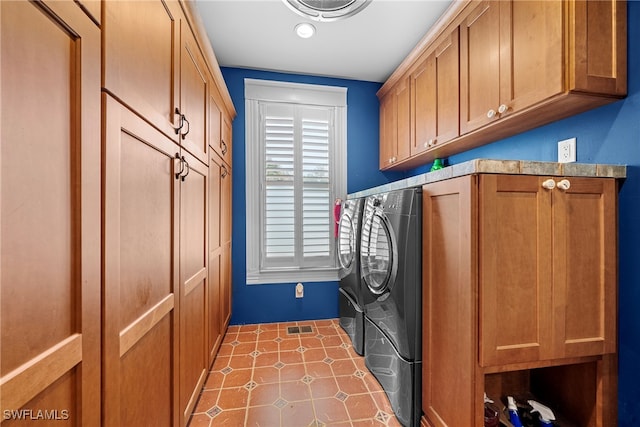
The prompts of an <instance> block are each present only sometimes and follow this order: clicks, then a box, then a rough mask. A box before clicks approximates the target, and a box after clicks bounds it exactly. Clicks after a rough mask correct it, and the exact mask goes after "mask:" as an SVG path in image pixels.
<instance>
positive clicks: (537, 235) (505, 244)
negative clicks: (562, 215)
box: [478, 175, 554, 366]
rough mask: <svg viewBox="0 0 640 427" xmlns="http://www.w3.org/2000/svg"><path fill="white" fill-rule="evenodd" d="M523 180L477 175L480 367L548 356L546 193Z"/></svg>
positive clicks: (550, 265)
mask: <svg viewBox="0 0 640 427" xmlns="http://www.w3.org/2000/svg"><path fill="white" fill-rule="evenodd" d="M541 182H542V179H541V178H539V177H537V176H526V175H517V176H512V175H481V176H480V198H479V213H478V215H479V218H478V224H479V231H478V233H479V244H478V247H479V254H478V255H479V258H478V262H479V271H480V284H479V296H480V301H479V303H480V330H479V333H480V364H481V366H495V365H502V364H508V363H519V362H531V361H536V360H543V359H548V358H550V357H551V356H552V348H551V347H552V346H551V336H552V318H551V306H552V305H551V304H552V298H551V283H552V273H553V265H554V264H553V253H552V240H551V232H552V221H551V220H552V218H551V199H552V194H553V193H552V192H551V191H549V190H545V189H544V188H542V186H541Z"/></svg>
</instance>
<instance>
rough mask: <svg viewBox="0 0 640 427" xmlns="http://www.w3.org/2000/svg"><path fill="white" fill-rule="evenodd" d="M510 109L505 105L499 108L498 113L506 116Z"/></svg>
mask: <svg viewBox="0 0 640 427" xmlns="http://www.w3.org/2000/svg"><path fill="white" fill-rule="evenodd" d="M508 109H509V107H507V106H506V105H505V104H500V106H499V107H498V113H500V114H504V113H506V112H507V110H508Z"/></svg>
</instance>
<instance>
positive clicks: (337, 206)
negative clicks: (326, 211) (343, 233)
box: [333, 199, 342, 239]
mask: <svg viewBox="0 0 640 427" xmlns="http://www.w3.org/2000/svg"><path fill="white" fill-rule="evenodd" d="M341 211H342V199H336V202H335V204H334V205H333V219H334V223H335V224H334V231H333V234H334V236H335V238H336V239H337V238H338V233H339V230H338V227H339V226H340V213H341Z"/></svg>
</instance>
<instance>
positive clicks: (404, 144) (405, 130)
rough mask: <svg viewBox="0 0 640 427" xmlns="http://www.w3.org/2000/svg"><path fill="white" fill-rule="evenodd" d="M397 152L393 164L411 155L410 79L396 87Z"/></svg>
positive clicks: (403, 80) (404, 80) (402, 81)
mask: <svg viewBox="0 0 640 427" xmlns="http://www.w3.org/2000/svg"><path fill="white" fill-rule="evenodd" d="M395 92H396V95H395V96H396V108H397V109H398V111H397V116H396V135H397V136H396V151H395V155H394V156H393V158H394V159H393V163H396V162H400V161H402V160H406V159H408V158H409V156H410V155H411V89H410V84H409V78H408V77H407V78H405V79H402V80H401V81H400V82H399V83H398V85H397V87H396V91H395Z"/></svg>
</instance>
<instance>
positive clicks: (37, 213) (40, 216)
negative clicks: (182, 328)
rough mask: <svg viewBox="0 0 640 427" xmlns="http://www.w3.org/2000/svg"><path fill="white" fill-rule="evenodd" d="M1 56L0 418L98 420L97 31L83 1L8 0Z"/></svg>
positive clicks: (2, 16)
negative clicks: (44, 415) (42, 416)
mask: <svg viewBox="0 0 640 427" xmlns="http://www.w3.org/2000/svg"><path fill="white" fill-rule="evenodd" d="M0 52H1V57H2V64H1V69H0V81H1V82H0V86H1V87H2V90H1V93H0V104H1V105H2V114H1V124H0V129H1V138H0V139H1V141H2V143H1V144H0V164H1V167H0V182H1V183H2V191H1V193H0V211H1V212H2V215H1V216H0V220H1V228H0V246H1V247H2V251H1V252H0V261H1V264H0V265H1V267H0V271H1V274H0V341H1V342H2V345H1V346H0V361H1V363H0V411H1V412H2V414H3V420H2V421H7V422H6V424H7V425H8V424H11V425H14V422H12V421H11V420H8V419H7V418H10V417H11V414H16V413H18V412H17V411H20V410H32V411H33V416H34V418H33V419H32V421H33V420H35V415H36V412H37V411H38V410H43V411H47V413H49V412H50V413H51V414H53V416H56V417H59V418H58V419H59V421H56V424H58V423H59V424H60V425H74V426H80V425H96V426H97V425H100V423H101V416H100V371H101V363H100V346H101V333H100V327H101V326H100V325H101V321H100V309H101V306H100V299H101V297H100V294H101V291H100V279H101V262H100V239H101V231H100V229H101V227H100V220H101V200H100V197H101V196H100V187H101V184H100V165H101V154H100V151H101V148H100V147H101V144H100V30H99V28H98V27H97V26H96V25H95V24H94V23H93V22H92V21H91V20H90V19H89V18H88V16H87V15H86V14H85V13H84V12H83V11H82V10H81V9H80V8H79V7H78V5H77V4H76V3H74V2H59V1H51V2H49V1H45V2H26V1H3V2H0ZM5 411H8V412H5ZM12 411H16V412H12ZM24 416H25V412H22V418H21V419H22V420H23V421H15V424H19V425H25V424H31V423H30V421H29V420H28V418H29V417H28V414H27V420H26V421H25V418H24ZM17 419H18V418H16V420H17ZM33 424H38V423H37V422H34V423H33ZM40 424H51V422H47V421H44V422H43V423H40Z"/></svg>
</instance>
